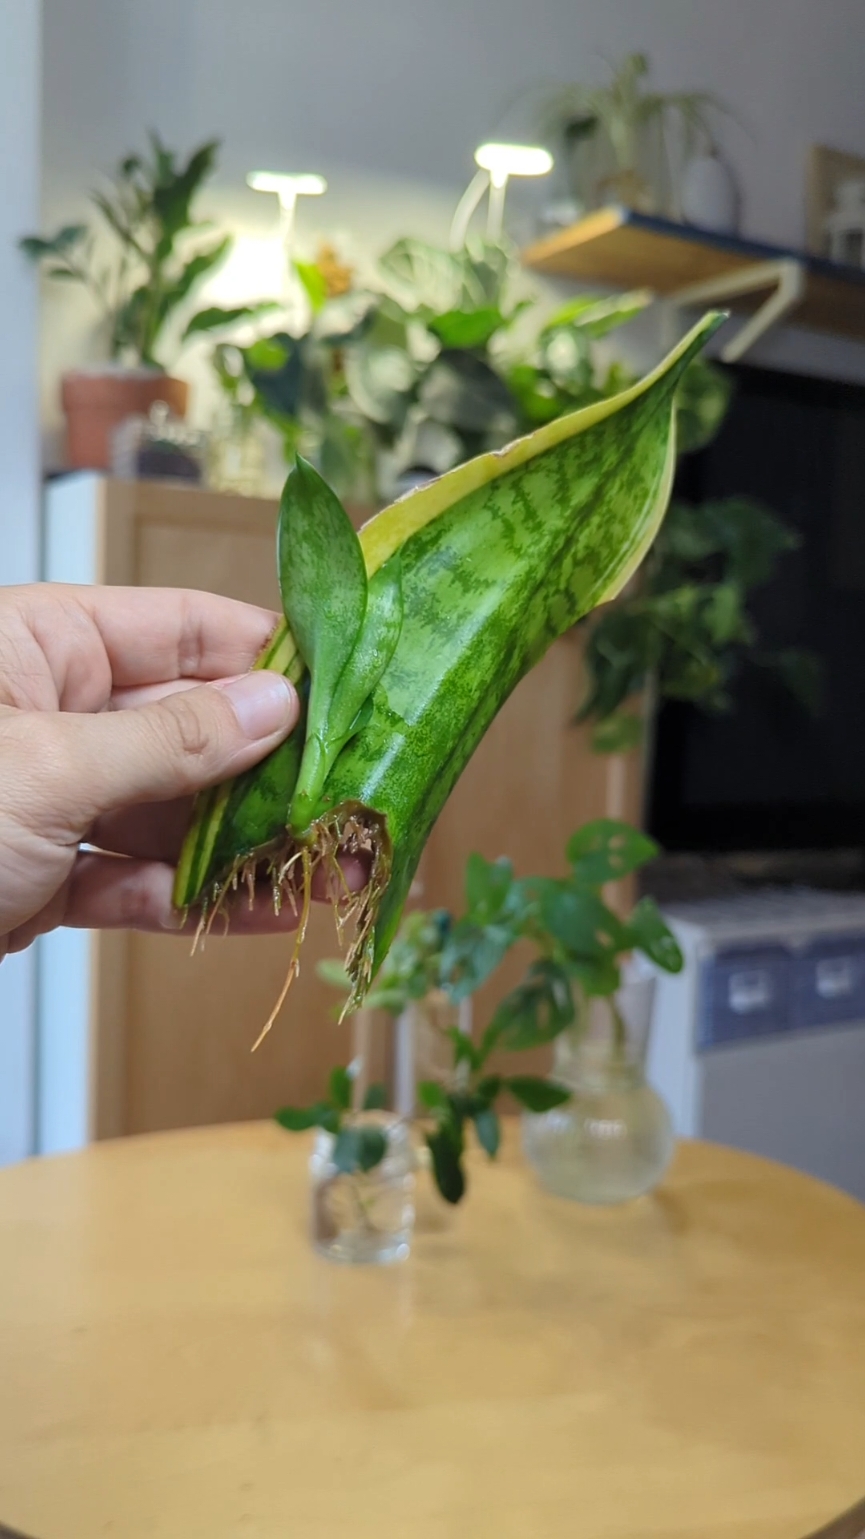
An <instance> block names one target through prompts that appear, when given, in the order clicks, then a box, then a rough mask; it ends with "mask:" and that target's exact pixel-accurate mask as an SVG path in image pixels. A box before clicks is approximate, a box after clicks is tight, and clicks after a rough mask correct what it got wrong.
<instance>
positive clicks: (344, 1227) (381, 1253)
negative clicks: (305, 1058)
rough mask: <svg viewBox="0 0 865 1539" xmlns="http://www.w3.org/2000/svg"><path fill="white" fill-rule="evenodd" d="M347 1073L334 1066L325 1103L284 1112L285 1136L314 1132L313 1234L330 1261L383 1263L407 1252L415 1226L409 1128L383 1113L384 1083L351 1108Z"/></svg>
mask: <svg viewBox="0 0 865 1539" xmlns="http://www.w3.org/2000/svg"><path fill="white" fill-rule="evenodd" d="M353 1100H354V1094H353V1079H352V1073H351V1070H350V1069H348V1068H341V1067H340V1068H335V1069H334V1070H333V1071H332V1073H331V1075H330V1080H329V1082H328V1093H327V1096H326V1098H325V1099H324V1100H322V1101H318V1102H316V1103H315V1104H314V1105H312V1106H308V1107H303V1108H299V1107H290V1106H287V1107H283V1109H282V1110H281V1111H278V1112H277V1113H276V1121H277V1122H278V1123H279V1124H280V1126H281V1127H284V1128H286V1129H288V1131H289V1132H294V1133H297V1132H306V1131H308V1130H310V1129H313V1128H314V1129H316V1130H317V1136H316V1142H315V1147H314V1149H313V1155H312V1160H311V1162H310V1172H311V1176H312V1235H313V1241H314V1243H315V1245H316V1247H317V1248H318V1249H319V1250H321V1251H322V1252H323V1254H325V1255H327V1256H329V1257H330V1258H331V1259H333V1260H336V1261H374V1262H388V1261H398V1260H401V1259H402V1258H403V1257H404V1256H405V1255H407V1254H408V1247H409V1244H410V1240H411V1231H412V1227H413V1223H414V1205H413V1201H412V1195H413V1190H414V1157H413V1153H412V1149H411V1144H410V1141H409V1135H408V1130H407V1128H406V1127H405V1125H404V1123H402V1122H401V1121H400V1120H399V1119H398V1118H396V1117H393V1116H391V1115H390V1114H389V1113H388V1112H387V1110H386V1108H387V1092H386V1090H385V1087H384V1086H383V1085H370V1087H369V1089H368V1090H367V1092H366V1095H365V1096H364V1098H363V1103H362V1105H361V1106H360V1107H359V1108H358V1109H354V1108H353V1105H352V1102H353Z"/></svg>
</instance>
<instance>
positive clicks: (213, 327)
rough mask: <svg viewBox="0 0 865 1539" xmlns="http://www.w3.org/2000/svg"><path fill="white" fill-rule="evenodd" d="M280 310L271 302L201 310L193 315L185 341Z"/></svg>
mask: <svg viewBox="0 0 865 1539" xmlns="http://www.w3.org/2000/svg"><path fill="white" fill-rule="evenodd" d="M278 308H279V306H278V305H276V304H272V303H270V302H269V301H268V302H266V303H262V304H260V305H235V306H234V307H233V308H231V309H227V310H226V309H223V308H222V307H221V306H220V305H210V306H209V307H208V308H207V309H206V310H199V311H198V312H197V313H196V314H195V315H193V317H192V319H191V320H190V321H189V323H188V325H187V327H186V329H185V331H184V333H183V340H184V341H187V339H188V338H189V337H194V336H198V335H199V333H200V332H202V331H218V330H220V329H221V328H223V327H225V326H236V325H237V322H238V321H252V320H255V319H256V318H257V317H258V316H259V315H266V314H267V313H268V311H271V310H276V309H278Z"/></svg>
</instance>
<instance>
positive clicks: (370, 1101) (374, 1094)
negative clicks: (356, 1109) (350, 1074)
mask: <svg viewBox="0 0 865 1539" xmlns="http://www.w3.org/2000/svg"><path fill="white" fill-rule="evenodd" d="M387 1103H388V1094H387V1086H386V1085H369V1086H368V1087H367V1092H366V1095H365V1096H364V1098H363V1109H364V1111H384V1110H385V1109H386V1107H387Z"/></svg>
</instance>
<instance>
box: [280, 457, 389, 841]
mask: <svg viewBox="0 0 865 1539" xmlns="http://www.w3.org/2000/svg"><path fill="white" fill-rule="evenodd" d="M277 560H278V565H279V583H280V591H281V594H282V604H283V609H284V611H285V616H286V619H287V621H288V623H289V625H290V626H291V629H292V632H293V634H294V635H295V636H296V638H297V644H298V646H299V648H300V652H301V655H302V657H303V659H304V661H305V663H306V665H307V667H308V668H309V672H310V680H311V683H310V693H309V707H308V712H307V735H306V744H305V746H304V751H303V758H302V760H301V767H300V775H299V777H298V784H297V789H296V791H295V796H294V800H293V802H292V807H291V813H290V818H291V820H292V821H293V822H296V823H297V825H298V826H299V827H300V828H304V827H305V826H306V824H307V823H308V821H309V815H310V812H311V810H312V808H313V807H314V805H315V802H316V801H317V799H318V796H319V794H320V791H321V787H322V785H323V784H324V778H325V775H326V773H327V767H328V762H329V748H330V743H329V737H328V720H329V714H330V709H331V705H332V703H333V698H334V694H335V692H336V687H337V684H338V682H339V679H340V675H341V674H342V672H343V669H344V668H345V665H346V663H347V662H348V660H349V658H350V656H351V654H352V652H353V650H354V647H355V645H356V643H357V640H358V637H359V636H360V632H361V627H362V626H363V622H364V617H365V615H366V605H367V576H366V568H365V566H364V559H363V553H362V551H361V548H360V544H359V542H358V538H357V535H356V534H355V532H354V529H353V528H352V525H351V521H350V519H349V517H348V514H347V513H346V511H345V509H344V508H343V506H342V503H341V502H340V501H339V498H338V497H336V496H335V495H334V493H333V492H332V491H331V489H330V487H329V486H328V485H327V483H326V482H325V481H323V480H322V478H321V476H320V475H319V474H318V472H317V471H316V470H314V469H313V467H312V465H310V464H308V463H307V461H306V460H304V459H302V458H301V457H300V455H298V457H297V463H296V465H295V468H294V470H293V471H292V472H291V475H290V476H289V478H288V480H287V481H286V483H285V490H284V491H283V494H282V501H281V503H280V509H279V526H278V534H277Z"/></svg>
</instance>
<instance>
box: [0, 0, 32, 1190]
mask: <svg viewBox="0 0 865 1539" xmlns="http://www.w3.org/2000/svg"><path fill="white" fill-rule="evenodd" d="M39 10H40V7H39V0H15V4H14V5H5V6H3V5H0V59H2V61H3V87H2V90H0V187H2V188H3V197H2V199H0V336H2V338H3V371H2V375H0V583H15V582H32V581H33V580H34V578H35V577H36V576H37V575H38V546H39V541H38V527H39V439H38V413H37V384H36V340H37V305H36V283H35V280H34V277H33V274H32V273H31V272H29V271H28V268H27V266H26V264H25V262H24V260H23V258H22V257H21V255H20V253H19V252H18V251H17V249H16V245H15V240H16V236H17V235H18V233H19V232H20V230H21V229H22V228H27V227H28V226H30V225H32V223H33V221H34V220H35V219H36V218H37V217H38V209H39V131H40V121H39V118H40V100H39V86H40V67H39V59H40V32H39ZM33 1011H34V957H33V953H32V952H28V953H23V954H22V955H20V956H15V957H8V958H7V959H6V960H5V961H4V962H3V963H2V965H0V1164H2V1163H5V1162H6V1161H7V1160H11V1159H17V1158H20V1157H21V1156H22V1155H24V1154H27V1153H29V1152H30V1150H31V1149H32V1147H33V1054H34V1014H33Z"/></svg>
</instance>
